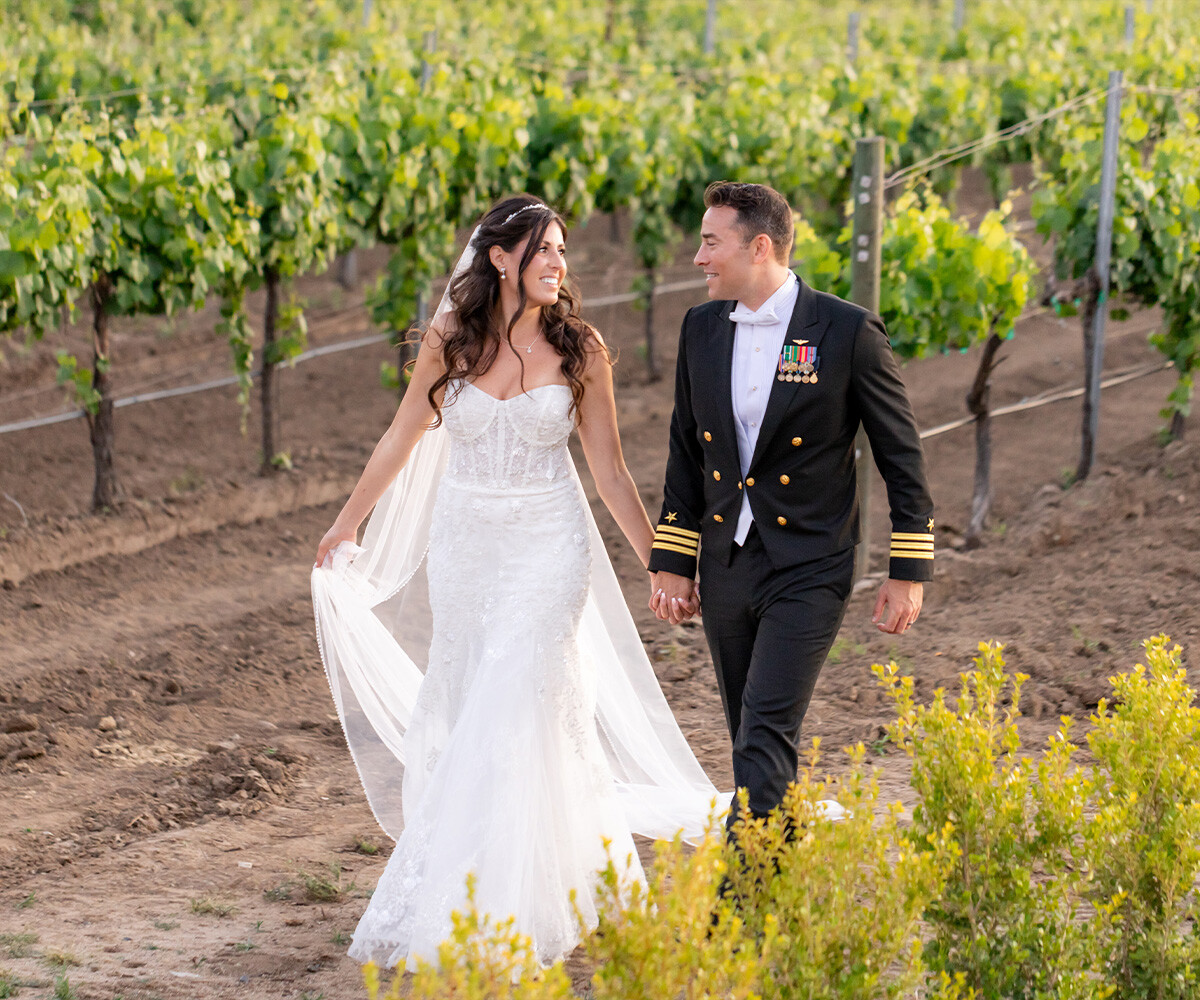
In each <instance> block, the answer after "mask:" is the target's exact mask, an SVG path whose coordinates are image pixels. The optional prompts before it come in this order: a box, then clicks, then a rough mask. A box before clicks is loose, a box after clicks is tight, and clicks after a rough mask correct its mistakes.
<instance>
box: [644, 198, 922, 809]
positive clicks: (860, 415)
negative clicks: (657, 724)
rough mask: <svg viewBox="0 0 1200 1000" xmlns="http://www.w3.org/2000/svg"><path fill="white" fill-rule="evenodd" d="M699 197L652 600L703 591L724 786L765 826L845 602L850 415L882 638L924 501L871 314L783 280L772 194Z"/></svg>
mask: <svg viewBox="0 0 1200 1000" xmlns="http://www.w3.org/2000/svg"><path fill="white" fill-rule="evenodd" d="M704 204H705V207H706V209H707V211H706V212H705V213H704V219H703V222H702V224H701V233H700V240H701V242H700V249H699V251H698V252H697V253H696V257H695V261H694V262H695V264H696V265H697V266H698V267H700V268H701V269H702V270H703V271H704V275H705V279H706V281H707V283H708V297H709V299H710V300H712V301H710V302H708V303H706V304H704V305H700V306H695V307H694V308H692V309H691V310H689V311H688V314H687V316H686V317H685V318H684V321H683V330H682V332H681V334H680V338H679V355H678V361H677V363H676V371H675V411H674V413H673V414H672V417H671V438H670V453H669V456H668V459H667V473H666V485H665V487H664V490H663V493H664V501H663V507H662V513H661V515H660V517H659V521H658V526H657V528H656V530H655V538H654V546H653V549H652V551H651V556H650V572H651V573H652V574H653V577H652V582H651V594H652V596H651V599H650V607H651V608H652V609H653V610H654V611H655V613H656V614H657V615H658V617H659V618H661V619H663V620H665V621H671V622H673V623H676V624H677V623H678V622H680V621H682V620H683V619H685V618H688V617H691V615H692V614H693V613H695V611H696V610H697V609H698V607H699V600H700V596H701V595H702V596H703V601H704V614H703V618H704V631H705V635H706V637H707V639H708V646H709V650H710V651H711V653H712V658H713V665H714V666H715V668H716V674H717V685H718V687H719V688H720V692H721V701H722V704H723V705H724V707H725V719H726V721H727V722H728V724H729V733H730V737H731V738H732V740H733V776H734V781H735V783H736V785H737V786H738V787H739V788H746V789H748V791H749V806H750V810H751V812H752V813H753V814H754V815H756V816H761V815H765V814H766V813H767V812H769V811H770V810H771V809H773V808H774V807H775V806H777V805H779V804H780V802H782V800H783V796H784V792H785V791H786V789H787V786H788V785H789V784H790V783H791V782H792V781H794V780H795V778H796V768H797V761H798V749H799V745H800V723H801V722H802V720H803V719H804V713H805V710H806V709H807V708H808V703H809V699H810V698H811V697H812V692H813V688H814V686H815V685H816V682H817V675H818V674H819V673H820V671H821V666H822V664H823V663H824V662H825V657H826V655H827V654H828V652H829V649H830V647H831V646H832V645H833V641H834V638H835V637H836V636H837V632H838V628H839V627H840V625H841V622H842V617H843V615H844V614H845V611H846V604H847V602H848V600H849V598H850V592H851V587H852V583H853V571H854V546H855V544H856V543H857V542H858V541H859V540H860V538H861V528H860V525H859V516H858V492H859V484H858V483H857V481H856V478H855V467H854V452H855V448H854V438H855V434H856V432H857V431H858V428H859V425H860V423H861V425H862V426H863V427H864V428H865V429H866V433H867V437H868V438H869V439H870V442H871V448H872V451H873V453H874V455H875V461H876V464H877V465H878V467H879V471H880V472H881V473H882V474H883V478H884V481H885V483H886V484H887V493H888V503H889V505H890V507H891V517H892V541H891V562H890V569H889V573H888V579H887V580H886V581H885V582H884V584H883V585H882V587H881V588H880V590H879V596H878V599H877V600H876V602H875V612H874V617H873V619H872V620H873V621H874V622H875V623H876V624H877V626H878V627H879V628H880V629H881V630H882V631H884V632H888V633H892V634H902V633H904V632H906V631H907V630H908V629H909V628H910V627H911V626H912V623H913V622H914V621H916V619H917V616H918V615H919V614H920V612H921V600H922V581H924V580H929V579H931V578H932V575H933V561H932V560H933V502H932V500H931V498H930V495H929V489H928V486H927V485H926V481H925V467H924V458H923V456H922V452H921V442H920V437H919V435H918V433H917V428H916V424H915V422H914V420H913V413H912V407H911V406H910V405H909V402H908V397H907V394H906V392H905V389H904V385H903V383H902V382H901V380H900V371H899V367H898V366H897V364H896V360H895V358H894V357H893V356H892V351H891V346H890V344H889V342H888V338H887V334H886V333H885V332H884V328H883V324H882V322H880V320H879V317H878V316H875V315H873V314H871V313H868V312H867V311H866V310H865V309H861V308H859V307H858V306H854V305H851V304H850V303H848V302H845V301H843V300H842V299H839V298H837V297H836V296H833V295H828V294H825V293H823V292H818V291H815V290H814V289H812V288H810V287H808V286H807V285H805V284H804V283H803V282H802V281H800V280H799V279H797V277H796V276H795V275H794V274H792V273H791V271H789V270H788V267H787V263H788V261H789V259H790V254H791V249H792V237H793V223H792V210H791V207H790V206H789V205H788V203H787V201H786V200H785V199H784V198H783V196H782V195H781V194H779V192H777V191H775V190H773V189H772V188H769V187H767V186H765V185H762V184H738V183H732V182H728V181H721V182H718V183H715V184H712V185H710V186H709V188H708V190H706V191H705V193H704ZM863 488H865V485H864V487H863ZM697 569H698V570H699V578H700V582H699V585H697V584H696V575H697ZM736 805H737V804H736V800H735V803H734V807H735V810H736ZM733 820H734V817H733V816H732V815H731V817H730V825H731V826H732V823H733Z"/></svg>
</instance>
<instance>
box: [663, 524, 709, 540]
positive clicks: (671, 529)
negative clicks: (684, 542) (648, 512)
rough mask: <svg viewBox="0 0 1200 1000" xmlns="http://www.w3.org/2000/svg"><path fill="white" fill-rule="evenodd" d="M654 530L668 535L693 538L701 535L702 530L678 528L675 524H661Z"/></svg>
mask: <svg viewBox="0 0 1200 1000" xmlns="http://www.w3.org/2000/svg"><path fill="white" fill-rule="evenodd" d="M654 530H655V532H661V533H663V534H666V535H678V536H679V537H680V538H687V539H692V538H699V537H700V532H698V531H690V530H688V529H687V528H676V527H675V526H674V525H673V524H660V525H659V526H658V527H657V528H655V529H654Z"/></svg>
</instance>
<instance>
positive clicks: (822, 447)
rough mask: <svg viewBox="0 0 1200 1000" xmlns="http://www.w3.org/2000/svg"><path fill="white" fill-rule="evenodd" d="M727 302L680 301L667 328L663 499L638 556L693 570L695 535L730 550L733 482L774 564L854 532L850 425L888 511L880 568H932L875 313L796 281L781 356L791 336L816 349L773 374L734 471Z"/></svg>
mask: <svg viewBox="0 0 1200 1000" xmlns="http://www.w3.org/2000/svg"><path fill="white" fill-rule="evenodd" d="M735 304H736V303H734V302H730V301H718V302H708V303H705V304H704V305H700V306H696V307H694V308H692V309H691V310H689V311H688V314H687V316H686V317H685V318H684V321H683V330H682V333H681V335H680V339H679V355H678V360H677V365H676V384H675V412H674V416H673V417H672V420H671V440H670V455H669V457H668V459H667V473H666V485H665V489H664V503H663V508H662V513H661V515H660V516H659V520H658V526H657V528H656V531H655V538H654V546H653V549H652V552H651V556H650V570H651V571H652V572H658V571H660V570H666V571H668V572H671V573H677V574H679V575H680V576H685V577H694V576H695V574H696V566H697V551H698V546H699V543H700V542H701V540H702V541H703V544H704V549H705V551H706V553H707V554H708V556H710V557H711V556H715V557H716V559H717V560H718V561H719V562H720V563H721V564H722V565H725V566H728V565H729V564H730V558H731V552H732V550H733V545H734V533H735V530H736V527H737V521H738V513H739V511H740V510H741V505H742V495H743V491H744V492H745V493H746V494H747V495H748V496H749V498H750V509H751V512H752V513H753V515H754V523H755V526H756V528H757V530H758V532H759V534H760V535H761V537H762V543H763V547H764V549H765V551H766V553H767V556H768V558H769V559H770V561H771V563H772V565H773V566H774V567H775V568H776V569H782V568H785V567H790V566H795V565H797V564H799V563H804V562H808V561H810V560H814V559H819V558H821V557H823V556H828V555H831V554H833V553H837V552H841V551H844V550H847V549H849V548H851V547H853V546H854V545H855V544H856V543H857V542H859V541H860V540H861V536H862V529H861V526H860V523H859V513H858V490H859V485H858V483H857V481H856V477H855V466H854V454H855V447H854V438H855V434H856V433H857V431H858V427H859V423H860V422H861V424H862V426H863V427H864V428H865V430H866V432H867V436H868V438H869V440H870V442H871V448H872V451H873V453H874V457H875V462H876V464H877V466H878V467H879V471H880V472H881V473H882V475H883V479H884V482H885V483H886V485H887V493H888V504H889V506H890V508H891V517H892V540H891V553H890V565H889V576H891V577H893V578H895V579H900V580H922V581H924V580H930V579H932V578H933V501H932V499H931V497H930V494H929V489H928V487H927V485H926V481H925V472H924V459H923V455H922V451H921V441H920V437H919V434H918V432H917V427H916V423H915V421H914V419H913V413H912V407H911V406H910V405H909V401H908V396H907V393H906V392H905V390H904V385H903V383H902V381H901V379H900V370H899V366H898V365H897V363H896V360H895V357H894V356H893V354H892V349H891V345H890V343H889V342H888V338H887V334H886V333H885V332H884V328H883V323H882V321H881V320H880V319H879V317H877V316H875V315H874V314H872V313H869V312H868V311H867V310H865V309H862V308H860V307H858V306H855V305H852V304H851V303H849V302H846V301H844V300H842V299H839V298H837V297H836V296H834V295H828V294H825V293H823V292H818V291H816V290H814V289H812V288H810V287H809V286H807V285H805V284H804V282H803V281H801V282H800V288H799V294H798V297H797V300H796V306H795V308H794V310H793V311H792V317H791V322H790V324H789V326H788V331H787V337H786V339H785V342H784V344H785V347H784V354H783V355H781V361H783V362H784V364H783V365H782V366H780V367H777V373H783V370H786V369H787V368H788V365H787V364H786V362H787V360H788V359H789V358H794V357H796V356H797V355H796V354H795V353H794V352H795V350H796V348H794V347H793V348H792V351H793V353H792V354H790V355H789V354H788V350H789V347H790V346H791V345H793V344H795V343H796V342H797V341H799V342H801V343H802V344H803V345H804V347H805V348H808V349H809V352H808V353H806V354H805V355H804V356H805V357H808V358H812V359H815V365H814V366H813V371H812V375H814V376H815V378H810V379H809V380H805V381H802V380H801V379H800V377H799V376H795V377H794V380H789V381H780V380H778V378H777V379H775V380H773V381H772V384H771V392H770V397H769V400H768V403H767V409H766V414H765V415H764V417H763V420H762V426H761V428H760V429H759V434H758V440H757V444H756V446H755V449H754V455H753V458H752V460H751V462H750V467H749V471H748V472H747V474H746V476H745V479H743V477H742V474H741V463H740V462H739V460H738V443H737V432H736V430H735V427H734V420H735V417H734V413H733V400H732V389H731V385H730V377H731V366H732V357H733V346H734V324H733V323H732V322H731V321H730V319H729V314H730V312H732V310H733V307H734V305H735Z"/></svg>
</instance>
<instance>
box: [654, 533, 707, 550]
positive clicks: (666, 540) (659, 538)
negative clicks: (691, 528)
mask: <svg viewBox="0 0 1200 1000" xmlns="http://www.w3.org/2000/svg"><path fill="white" fill-rule="evenodd" d="M654 540H655V541H656V542H662V543H663V545H676V546H678V547H679V548H681V549H691V550H692V551H693V552H695V551H696V548H697V547H698V546H699V544H700V543H699V542H689V541H688V540H687V539H685V538H673V537H671V536H670V535H655V536H654Z"/></svg>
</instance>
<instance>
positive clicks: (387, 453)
mask: <svg viewBox="0 0 1200 1000" xmlns="http://www.w3.org/2000/svg"><path fill="white" fill-rule="evenodd" d="M442 322H443V321H442V320H441V319H440V318H439V319H438V320H436V321H435V322H434V324H433V325H432V326H431V327H430V328H429V331H428V332H427V333H426V334H425V336H424V337H423V338H422V340H421V348H420V350H419V351H418V352H417V363H416V366H415V367H414V368H413V373H412V379H411V381H410V382H409V384H408V388H407V389H406V390H405V392H404V399H402V400H401V401H400V406H399V408H398V409H397V410H396V416H395V417H394V418H393V419H392V423H391V425H390V426H389V427H388V429H387V430H386V431H384V434H383V437H381V438H380V439H379V443H378V444H377V445H375V450H374V451H373V452H371V457H370V459H369V460H368V461H367V466H366V468H365V469H363V474H362V475H361V476H360V477H359V479H358V484H357V485H356V486H355V487H354V492H352V493H351V494H350V499H349V500H347V501H346V505H345V506H344V507H343V508H342V512H341V513H340V514H338V516H337V520H335V521H334V522H333V526H332V527H330V529H329V530H328V531H327V532H325V537H324V538H322V539H321V543H320V544H319V545H318V546H317V557H316V562H315V563H314V565H315V566H321V565H323V564H324V562H325V559H326V557H327V556H328V555H329V553H330V552H332V551H333V550H334V549H335V548H336V547H337V546H338V545H339V544H340V543H342V542H349V543H350V544H352V545H353V544H354V542H355V540H356V538H357V537H358V528H359V525H361V524H362V523H363V521H364V520H365V519H366V516H367V515H368V514H369V513H371V508H372V507H374V506H375V504H376V502H377V501H378V500H379V498H380V497H381V496H383V493H384V490H386V489H387V488H388V486H389V485H390V484H391V482H392V480H393V479H395V478H396V475H397V474H398V473H399V472H400V470H401V469H402V468H404V463H405V462H407V461H408V457H409V455H411V454H412V450H413V448H415V447H416V445H417V442H418V441H419V440H420V439H421V435H422V434H424V433H425V431H427V430H428V429H429V427H430V425H431V424H432V423H433V422H434V419H435V417H436V413H435V412H434V409H433V407H432V406H430V404H429V390H430V388H431V387H432V386H433V384H434V383H435V382H436V381H437V379H438V377H439V376H440V375H441V374H442V371H443V370H444V368H445V365H444V362H443V360H442V337H441V332H442V329H441V324H442ZM444 392H445V390H444V389H443V390H441V392H440V393H438V395H439V396H440V395H443V394H444ZM438 402H439V403H440V402H441V400H440V399H439V400H438Z"/></svg>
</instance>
